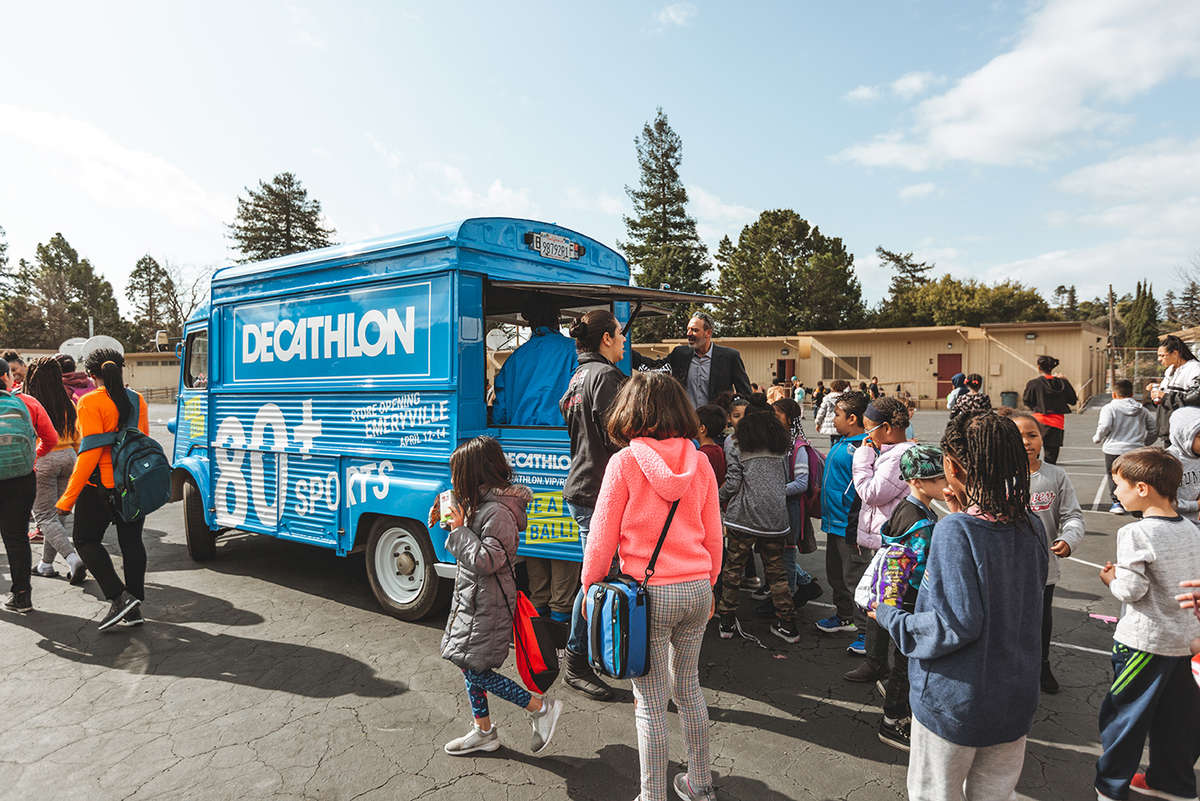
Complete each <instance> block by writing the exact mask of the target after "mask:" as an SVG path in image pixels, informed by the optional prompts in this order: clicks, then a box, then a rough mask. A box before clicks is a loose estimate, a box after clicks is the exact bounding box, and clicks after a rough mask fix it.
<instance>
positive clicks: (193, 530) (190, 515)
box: [183, 480, 217, 562]
mask: <svg viewBox="0 0 1200 801" xmlns="http://www.w3.org/2000/svg"><path fill="white" fill-rule="evenodd" d="M183 533H184V537H185V538H186V539H187V549H188V555H189V556H191V557H192V559H193V560H194V561H196V562H207V561H209V560H210V559H212V558H213V557H214V556H216V555H217V532H215V531H213V530H212V529H211V528H209V527H208V523H207V522H205V520H204V498H203V497H202V496H201V495H200V490H199V489H198V488H197V487H196V485H195V484H193V483H192V482H191V481H190V480H189V481H185V482H184V484H183Z"/></svg>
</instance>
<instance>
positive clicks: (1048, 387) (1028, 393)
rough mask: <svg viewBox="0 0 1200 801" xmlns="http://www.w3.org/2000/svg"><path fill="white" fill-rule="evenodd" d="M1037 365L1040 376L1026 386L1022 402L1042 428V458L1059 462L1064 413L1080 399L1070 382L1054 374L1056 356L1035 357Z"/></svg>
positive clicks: (1064, 422)
mask: <svg viewBox="0 0 1200 801" xmlns="http://www.w3.org/2000/svg"><path fill="white" fill-rule="evenodd" d="M1037 366H1038V372H1039V373H1041V375H1039V376H1038V377H1037V378H1034V379H1032V380H1031V381H1030V382H1029V383H1028V384H1026V385H1025V394H1024V395H1023V397H1022V402H1024V404H1025V406H1026V407H1028V408H1029V409H1030V410H1032V411H1033V416H1034V417H1036V418H1037V420H1038V422H1039V423H1041V424H1042V428H1043V430H1044V431H1045V434H1044V435H1043V436H1042V449H1043V451H1044V453H1043V456H1044V460H1045V461H1047V462H1049V463H1050V464H1058V451H1059V449H1060V448H1062V444H1063V429H1064V427H1065V426H1066V418H1065V416H1066V415H1068V414H1070V413H1071V407H1072V406H1074V405H1075V404H1076V403H1078V402H1079V398H1078V397H1076V395H1075V388H1074V387H1073V386H1071V382H1070V381H1068V380H1067V379H1065V378H1063V377H1062V376H1060V375H1054V368H1055V367H1057V366H1058V359H1056V358H1054V357H1053V356H1038V359H1037Z"/></svg>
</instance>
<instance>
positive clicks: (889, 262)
mask: <svg viewBox="0 0 1200 801" xmlns="http://www.w3.org/2000/svg"><path fill="white" fill-rule="evenodd" d="M875 254H876V255H877V256H879V261H880V264H882V265H883V266H885V267H887V268H888V269H890V270H891V271H892V280H891V282H890V283H889V284H888V296H887V297H886V298H885V299H884V300H883V302H882V303H880V304H879V309H878V310H877V311H876V312H875V315H874V317H875V325H878V326H880V327H891V326H902V325H911V323H909V322H907V321H908V319H909V317H910V313H909V311H908V304H907V303H906V302H905V301H906V298H907V297H908V296H909V295H910V294H911V293H912V292H914V291H915V290H917V289H918V288H920V287H922V286H924V285H925V284H928V283H929V276H928V273H929V272H930V271H931V270H932V269H933V267H934V265H933V264H932V263H931V262H924V261H916V260H915V259H914V258H913V254H912V253H900V252H898V251H892V250H887V249H885V248H883V247H877V248H875Z"/></svg>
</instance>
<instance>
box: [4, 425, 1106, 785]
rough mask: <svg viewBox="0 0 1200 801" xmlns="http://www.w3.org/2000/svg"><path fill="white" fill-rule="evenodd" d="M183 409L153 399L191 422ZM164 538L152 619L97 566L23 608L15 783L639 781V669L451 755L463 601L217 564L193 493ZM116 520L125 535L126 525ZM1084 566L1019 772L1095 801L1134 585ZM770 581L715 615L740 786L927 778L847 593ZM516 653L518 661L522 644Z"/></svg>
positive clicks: (304, 552)
mask: <svg viewBox="0 0 1200 801" xmlns="http://www.w3.org/2000/svg"><path fill="white" fill-rule="evenodd" d="M171 413H172V412H171V409H170V407H163V406H158V405H156V406H155V408H154V409H153V410H152V412H151V417H152V419H153V420H154V425H153V433H154V434H155V436H158V437H159V438H160V439H162V440H163V441H164V442H165V443H166V444H168V445H169V443H170V435H169V434H167V433H166V430H165V427H164V425H163V423H164V422H165V419H166V418H167V417H169V416H170V415H171ZM944 422H945V414H944V413H938V412H921V413H919V414H918V415H917V417H916V420H915V423H916V430H917V434H918V437H919V438H921V439H926V440H937V439H938V438H939V436H940V431H941V428H942V426H943V425H944ZM1095 423H1096V411H1095V410H1092V411H1089V412H1087V413H1084V414H1081V415H1073V416H1071V417H1069V418H1068V423H1067V447H1066V448H1064V450H1063V456H1062V459H1061V461H1060V464H1061V465H1062V466H1063V467H1065V468H1066V469H1067V470H1068V471H1069V473H1070V475H1071V478H1072V481H1073V482H1074V483H1075V487H1076V490H1077V491H1078V494H1079V496H1080V499H1081V501H1082V502H1083V504H1084V506H1085V509H1087V511H1085V519H1086V523H1087V529H1088V533H1087V537H1086V538H1085V541H1084V543H1083V545H1082V546H1081V547H1080V548H1079V550H1078V551H1077V553H1076V554H1075V557H1076V559H1078V560H1084V561H1086V562H1092V563H1097V564H1099V563H1103V562H1104V561H1105V560H1106V559H1109V558H1111V557H1112V556H1113V555H1114V551H1115V537H1114V532H1115V531H1116V529H1117V528H1118V527H1119V526H1120V525H1121V524H1122V523H1123V522H1127V521H1128V520H1129V518H1118V517H1115V516H1113V515H1109V514H1108V513H1107V512H1097V511H1094V510H1093V509H1092V506H1091V505H1092V503H1093V502H1094V501H1096V500H1097V499H1099V501H1100V508H1103V509H1107V508H1108V500H1107V498H1106V497H1099V496H1098V495H1097V490H1098V487H1099V486H1100V482H1101V481H1102V480H1103V456H1102V455H1101V453H1100V451H1099V449H1098V448H1095V447H1094V446H1092V445H1091V444H1090V436H1091V432H1092V430H1093V429H1094V427H1095ZM809 424H810V426H811V421H809ZM814 439H815V440H819V439H820V438H816V437H814ZM145 539H146V544H147V550H148V552H149V574H148V577H147V602H146V604H145V606H144V607H143V609H144V610H145V614H146V617H147V619H148V620H147V623H146V625H145V626H143V627H141V628H138V629H121V630H117V631H114V632H111V633H108V634H101V633H98V632H97V631H96V623H97V622H98V620H99V619H100V616H101V615H102V613H103V612H104V610H105V609H106V607H107V605H106V604H105V603H104V602H103V601H102V600H101V597H100V593H99V590H98V587H97V585H96V583H95V581H93V580H91V579H90V578H89V580H88V581H87V583H86V584H85V585H84V586H83V587H82V588H78V587H72V586H69V585H68V584H67V583H66V582H65V581H63V580H54V579H44V578H35V579H34V582H35V583H34V594H33V601H34V605H35V606H36V611H35V612H34V613H32V614H30V615H15V614H11V613H2V614H0V631H3V635H2V636H3V644H4V645H3V649H2V650H0V671H2V672H3V676H4V680H3V682H0V708H3V709H5V710H6V713H5V716H4V717H5V726H4V729H5V734H6V736H5V737H4V738H3V741H0V798H26V799H33V798H54V799H56V801H58V800H61V801H68V800H69V799H81V800H83V801H109V800H110V799H112V800H113V801H117V800H118V799H120V800H122V801H125V800H127V801H144V800H145V801H148V800H149V799H167V798H170V799H235V798H236V799H330V800H333V799H338V800H343V799H344V800H345V801H349V800H350V799H363V800H364V801H365V800H366V799H372V800H373V799H418V798H421V799H465V798H482V799H530V800H533V799H547V800H550V799H566V798H570V799H586V800H588V801H608V800H609V799H614V800H616V801H629V799H633V798H634V797H636V795H637V792H638V758H637V745H636V737H635V732H634V724H633V704H632V695H631V693H630V691H629V687H628V684H627V683H623V682H617V683H616V684H617V687H618V698H617V700H616V701H615V702H612V703H598V702H594V701H590V700H588V699H586V698H583V697H582V696H580V695H578V694H576V693H574V692H573V691H571V690H569V689H567V688H565V687H563V686H561V685H560V686H557V687H556V688H555V689H554V690H552V693H553V694H554V695H557V696H558V697H560V698H562V699H563V701H564V702H565V706H566V709H565V712H564V715H563V717H562V719H561V722H560V724H559V729H558V732H557V734H556V735H555V738H554V741H553V742H552V744H551V745H550V747H549V748H548V749H547V751H546V752H545V753H544V754H543V755H541V756H534V755H533V754H531V752H530V743H529V740H530V731H529V728H528V725H527V723H526V719H525V715H524V713H523V712H520V711H519V710H517V709H516V708H514V707H512V706H510V705H508V704H506V703H505V702H504V701H502V700H499V699H494V700H493V703H492V713H493V719H494V721H495V723H496V725H498V726H499V731H500V736H501V740H502V742H503V744H504V747H503V748H501V749H500V750H499V751H496V752H495V753H492V754H486V755H482V756H479V757H477V758H455V757H450V756H447V755H446V754H444V753H443V751H442V745H443V743H444V742H445V741H447V740H449V739H451V738H453V737H456V736H458V735H460V734H462V733H464V732H465V731H466V730H467V727H468V726H469V725H470V707H469V705H468V703H467V697H466V693H465V692H464V690H463V685H462V678H461V675H460V673H459V672H458V670H456V669H455V668H454V667H452V666H451V665H450V664H449V663H446V662H444V661H443V660H441V659H440V658H439V656H438V643H439V640H440V637H441V632H442V625H443V622H444V621H443V620H442V619H441V618H440V617H439V618H434V619H431V620H427V621H424V622H421V623H401V622H399V621H396V620H394V619H392V618H390V617H387V616H386V615H384V614H382V613H381V612H380V611H378V609H377V607H376V605H375V601H374V599H373V597H372V596H371V593H370V591H369V589H368V587H367V581H366V575H365V570H364V565H363V561H362V558H361V556H350V557H345V558H339V557H337V556H335V555H334V554H333V553H332V552H328V551H324V550H321V549H317V548H312V547H308V546H304V545H301V544H296V543H289V542H283V541H279V540H274V539H271V538H269V537H260V536H251V535H243V534H233V535H230V536H227V537H223V538H222V539H221V540H220V541H219V544H218V549H217V552H218V555H217V558H216V559H215V560H214V561H212V562H209V563H206V564H204V565H200V564H196V563H193V562H192V561H191V560H190V559H189V557H188V555H187V550H186V547H185V544H184V537H183V516H182V505H181V504H170V505H168V506H166V507H164V508H163V509H161V510H159V511H158V512H156V513H155V514H153V515H152V516H151V517H150V519H149V521H148V525H147V528H146V536H145ZM822 539H823V538H822ZM107 542H108V544H109V546H110V548H111V549H112V551H113V552H114V557H115V556H116V550H117V549H116V544H115V535H114V534H113V533H112V532H111V531H110V534H109V536H108V538H107ZM35 547H36V546H35ZM822 548H823V542H822ZM35 553H36V551H35ZM823 560H824V554H823V550H822V551H818V552H817V553H815V554H811V555H807V556H804V557H802V564H803V565H804V566H805V567H806V569H808V570H809V571H810V572H812V573H813V574H814V575H817V576H818V577H819V578H820V579H821V581H822V583H824V568H823ZM60 567H61V565H60ZM1062 567H1063V577H1062V581H1061V583H1060V584H1059V585H1058V591H1057V593H1056V594H1055V599H1054V604H1055V631H1054V641H1055V643H1056V644H1055V646H1054V649H1053V653H1052V659H1053V662H1054V667H1055V671H1056V673H1057V676H1058V678H1059V681H1060V682H1061V683H1062V692H1061V693H1060V694H1058V695H1054V696H1043V698H1042V704H1041V706H1040V708H1039V710H1038V713H1037V720H1036V723H1035V724H1034V727H1033V732H1032V734H1031V736H1030V739H1029V747H1028V752H1027V756H1026V762H1025V769H1024V772H1023V774H1022V778H1021V783H1020V785H1019V787H1018V790H1019V792H1020V794H1021V795H1020V797H1021V798H1028V799H1039V801H1076V800H1078V801H1084V800H1085V799H1086V800H1088V801H1090V799H1094V798H1095V793H1094V792H1093V791H1092V789H1091V784H1092V772H1093V766H1094V763H1095V759H1096V757H1097V755H1098V754H1099V744H1098V732H1097V725H1096V715H1097V710H1098V709H1099V705H1100V700H1101V699H1102V698H1103V696H1104V693H1105V691H1106V689H1107V687H1108V684H1109V682H1110V681H1111V667H1110V662H1109V658H1108V656H1107V654H1108V652H1109V649H1110V648H1111V642H1112V640H1111V638H1112V630H1113V625H1112V623H1110V622H1108V621H1106V620H1104V619H1097V618H1095V617H1094V615H1100V616H1116V615H1118V614H1119V605H1118V604H1117V602H1116V601H1115V600H1114V599H1113V598H1112V597H1111V596H1110V595H1109V594H1108V593H1107V591H1106V589H1105V587H1104V585H1103V584H1101V583H1100V580H1099V579H1098V578H1097V575H1096V574H1097V571H1096V569H1095V568H1094V567H1092V566H1089V565H1086V564H1083V563H1082V562H1080V561H1076V560H1067V561H1066V562H1065V563H1064V564H1063V565H1062ZM0 570H3V571H4V572H5V573H7V563H6V561H4V562H0ZM819 600H820V601H827V600H828V594H826V596H825V597H823V598H821V599H819ZM751 603H752V602H751V601H749V600H747V601H746V602H745V608H744V611H743V614H742V618H743V620H744V621H746V625H747V628H749V629H750V630H751V631H752V632H753V633H755V634H757V635H758V636H759V637H760V638H761V640H762V642H763V644H764V645H766V646H767V647H765V648H763V647H759V646H758V645H756V644H754V643H753V642H750V641H744V640H739V641H722V640H720V639H718V638H717V636H716V631H715V624H713V625H712V628H711V629H710V632H709V635H708V637H707V638H706V640H705V644H704V650H703V651H702V653H701V657H700V663H701V667H700V673H701V684H702V685H703V687H704V691H705V697H706V699H707V701H708V704H709V714H710V716H711V719H712V729H711V735H712V758H713V767H714V770H715V775H716V784H717V788H718V792H719V793H720V797H721V798H724V799H741V800H743V801H780V800H781V799H846V801H858V800H860V799H861V800H864V801H865V800H871V801H874V800H875V799H897V798H903V797H904V782H905V772H906V762H907V755H906V754H904V753H901V752H898V751H896V750H893V749H892V748H890V747H888V746H885V745H883V744H882V743H880V742H879V740H878V739H877V737H876V727H877V725H878V722H879V716H880V706H879V705H880V698H879V697H878V695H877V693H876V691H875V689H874V688H873V687H871V686H864V685H858V684H850V683H848V682H846V681H844V680H843V679H842V678H841V676H842V673H843V672H845V671H846V670H848V669H850V668H851V667H853V666H854V665H855V664H857V662H856V660H857V659H858V658H857V657H852V656H850V655H848V654H846V652H845V647H846V645H848V644H849V642H850V640H851V636H849V635H845V634H841V635H827V634H821V633H819V632H817V631H816V630H815V628H813V625H812V624H813V622H815V621H816V620H817V619H819V618H821V617H823V616H825V615H827V614H828V613H829V608H828V607H827V606H823V605H821V604H819V603H812V604H809V605H808V607H806V608H805V609H803V610H801V611H800V613H799V619H800V621H801V623H802V625H803V627H804V637H803V639H802V640H801V641H800V642H799V643H797V644H795V645H788V644H786V643H783V642H782V641H780V640H778V639H777V638H774V637H772V636H771V635H770V634H769V633H768V631H767V622H766V621H761V620H756V619H754V618H753V616H752V614H751V612H750V609H749V607H750V605H751ZM504 672H506V673H508V674H509V675H515V668H514V667H513V666H512V664H511V662H510V664H509V665H508V666H506V668H505V669H504ZM670 724H671V727H672V735H671V737H672V740H671V756H672V760H673V763H672V770H675V769H677V767H678V765H679V764H680V761H681V760H682V759H683V758H684V755H685V753H684V750H683V743H682V739H681V738H680V735H679V727H678V722H677V720H676V718H675V716H674V714H673V712H672V714H671V716H670Z"/></svg>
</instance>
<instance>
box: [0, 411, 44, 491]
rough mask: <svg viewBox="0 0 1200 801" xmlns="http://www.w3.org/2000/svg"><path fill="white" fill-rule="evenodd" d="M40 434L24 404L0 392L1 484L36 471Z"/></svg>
mask: <svg viewBox="0 0 1200 801" xmlns="http://www.w3.org/2000/svg"><path fill="white" fill-rule="evenodd" d="M35 442H37V432H36V431H34V429H33V418H32V417H30V415H29V409H28V408H26V406H25V402H24V401H23V400H21V399H20V398H18V397H17V396H16V395H14V394H12V393H11V392H4V391H0V481H3V480H4V479H9V478H20V477H21V476H27V475H29V474H30V473H32V472H33V460H34V455H35V450H34V443H35Z"/></svg>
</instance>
